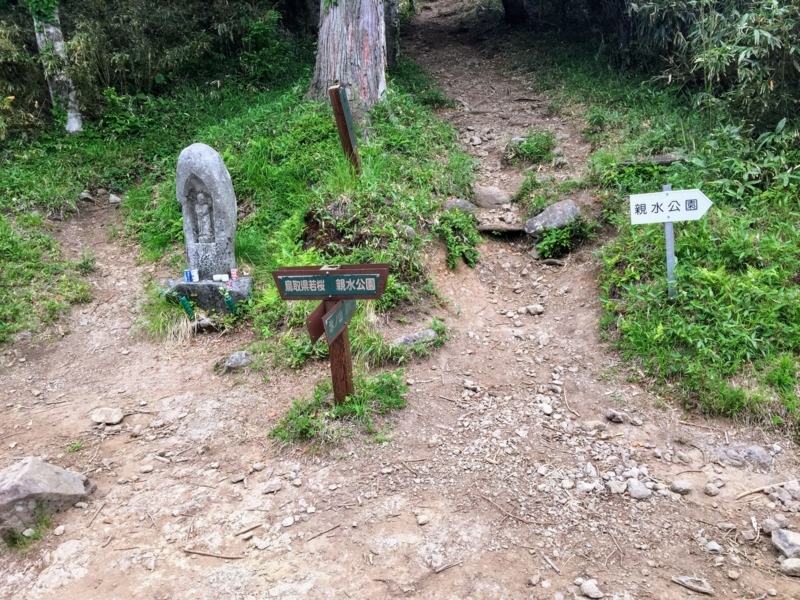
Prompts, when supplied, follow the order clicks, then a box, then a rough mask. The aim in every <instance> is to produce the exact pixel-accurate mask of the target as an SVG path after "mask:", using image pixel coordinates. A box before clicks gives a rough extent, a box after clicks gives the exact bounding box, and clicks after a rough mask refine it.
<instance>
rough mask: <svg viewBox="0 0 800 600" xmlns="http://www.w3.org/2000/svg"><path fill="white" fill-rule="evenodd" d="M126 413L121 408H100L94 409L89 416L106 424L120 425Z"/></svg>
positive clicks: (97, 421)
mask: <svg viewBox="0 0 800 600" xmlns="http://www.w3.org/2000/svg"><path fill="white" fill-rule="evenodd" d="M124 417H125V414H124V413H123V412H122V409H121V408H112V407H105V408H98V409H95V410H93V411H92V414H91V415H90V416H89V418H90V419H91V420H92V421H93V422H95V423H104V424H106V425H118V424H119V423H121V422H122V419H123V418H124Z"/></svg>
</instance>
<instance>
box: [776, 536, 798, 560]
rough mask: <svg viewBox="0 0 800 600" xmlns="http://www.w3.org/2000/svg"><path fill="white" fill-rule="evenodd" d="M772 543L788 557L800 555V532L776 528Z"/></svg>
mask: <svg viewBox="0 0 800 600" xmlns="http://www.w3.org/2000/svg"><path fill="white" fill-rule="evenodd" d="M772 545H773V546H775V547H776V548H777V549H778V550H780V551H781V552H783V554H784V556H786V558H792V557H794V556H796V555H800V533H796V532H794V531H789V530H788V529H776V530H775V531H773V532H772Z"/></svg>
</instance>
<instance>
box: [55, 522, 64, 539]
mask: <svg viewBox="0 0 800 600" xmlns="http://www.w3.org/2000/svg"><path fill="white" fill-rule="evenodd" d="M65 531H66V529H65V527H64V526H63V525H59V526H58V527H56V528H55V529H54V530H53V535H57V536H59V537H60V536H62V535H64V532H65Z"/></svg>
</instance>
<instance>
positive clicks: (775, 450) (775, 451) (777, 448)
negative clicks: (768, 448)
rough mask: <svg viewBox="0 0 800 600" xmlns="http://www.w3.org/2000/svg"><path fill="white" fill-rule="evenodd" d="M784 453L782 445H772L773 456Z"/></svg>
mask: <svg viewBox="0 0 800 600" xmlns="http://www.w3.org/2000/svg"><path fill="white" fill-rule="evenodd" d="M781 452H783V448H781V446H780V444H772V454H780V453H781Z"/></svg>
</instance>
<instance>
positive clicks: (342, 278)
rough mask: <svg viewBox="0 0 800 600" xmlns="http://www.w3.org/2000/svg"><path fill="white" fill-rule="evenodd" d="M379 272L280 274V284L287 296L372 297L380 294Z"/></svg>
mask: <svg viewBox="0 0 800 600" xmlns="http://www.w3.org/2000/svg"><path fill="white" fill-rule="evenodd" d="M380 277H381V276H380V274H378V273H358V274H357V275H351V274H344V275H278V285H279V286H280V287H281V291H282V292H283V295H284V296H285V297H287V298H291V297H293V296H312V295H313V296H317V297H319V298H330V297H333V298H335V297H337V296H359V297H363V298H365V299H366V298H372V297H376V296H377V295H378V284H379V282H380Z"/></svg>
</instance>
